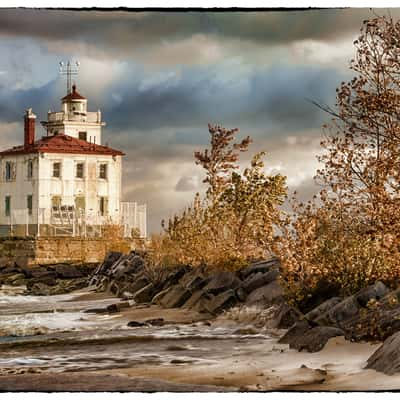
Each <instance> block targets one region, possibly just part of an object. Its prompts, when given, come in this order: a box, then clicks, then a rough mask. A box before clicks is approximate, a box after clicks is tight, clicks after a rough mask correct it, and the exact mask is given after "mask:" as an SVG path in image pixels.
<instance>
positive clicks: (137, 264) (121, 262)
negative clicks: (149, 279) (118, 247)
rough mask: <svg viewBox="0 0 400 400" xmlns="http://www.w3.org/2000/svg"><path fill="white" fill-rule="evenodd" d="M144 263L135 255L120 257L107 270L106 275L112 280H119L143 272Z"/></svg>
mask: <svg viewBox="0 0 400 400" xmlns="http://www.w3.org/2000/svg"><path fill="white" fill-rule="evenodd" d="M144 265H145V262H144V260H143V258H142V257H140V256H138V255H136V254H135V253H130V254H129V255H128V256H121V257H120V258H119V259H118V260H117V262H115V263H114V264H113V265H112V266H111V267H110V268H109V270H108V272H107V274H108V275H111V276H112V277H113V278H114V279H120V278H121V277H123V276H124V275H133V274H135V273H138V272H139V271H141V270H143V268H144Z"/></svg>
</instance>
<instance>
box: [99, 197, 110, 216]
mask: <svg viewBox="0 0 400 400" xmlns="http://www.w3.org/2000/svg"><path fill="white" fill-rule="evenodd" d="M99 211H100V215H101V216H105V215H107V213H108V199H107V197H100V198H99Z"/></svg>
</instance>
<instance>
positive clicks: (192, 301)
mask: <svg viewBox="0 0 400 400" xmlns="http://www.w3.org/2000/svg"><path fill="white" fill-rule="evenodd" d="M205 295H206V293H205V292H204V290H198V291H197V292H194V293H193V294H192V295H191V296H190V298H189V300H188V301H186V303H185V304H183V306H182V307H183V308H189V309H190V308H194V307H195V306H196V304H197V303H198V302H199V301H200V299H201V298H202V297H203V296H205Z"/></svg>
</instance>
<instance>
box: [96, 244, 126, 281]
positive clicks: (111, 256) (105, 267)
mask: <svg viewBox="0 0 400 400" xmlns="http://www.w3.org/2000/svg"><path fill="white" fill-rule="evenodd" d="M122 256H123V254H122V253H120V252H116V251H111V252H109V253H107V255H106V256H105V258H104V261H103V262H102V263H101V264H100V265H99V266H98V267H97V268H96V269H95V270H94V272H93V274H92V276H91V277H90V279H89V285H96V284H97V283H98V281H99V278H100V276H102V275H106V274H107V272H108V271H109V269H110V268H111V267H112V266H113V265H114V264H115V263H116V262H118V261H119V260H120V258H121V257H122Z"/></svg>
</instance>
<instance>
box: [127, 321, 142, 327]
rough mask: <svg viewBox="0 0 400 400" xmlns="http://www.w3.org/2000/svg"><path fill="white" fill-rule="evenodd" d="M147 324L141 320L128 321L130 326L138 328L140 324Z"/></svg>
mask: <svg viewBox="0 0 400 400" xmlns="http://www.w3.org/2000/svg"><path fill="white" fill-rule="evenodd" d="M145 325H146V324H145V323H144V322H139V321H129V322H128V326H129V327H130V328H137V327H140V326H145Z"/></svg>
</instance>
